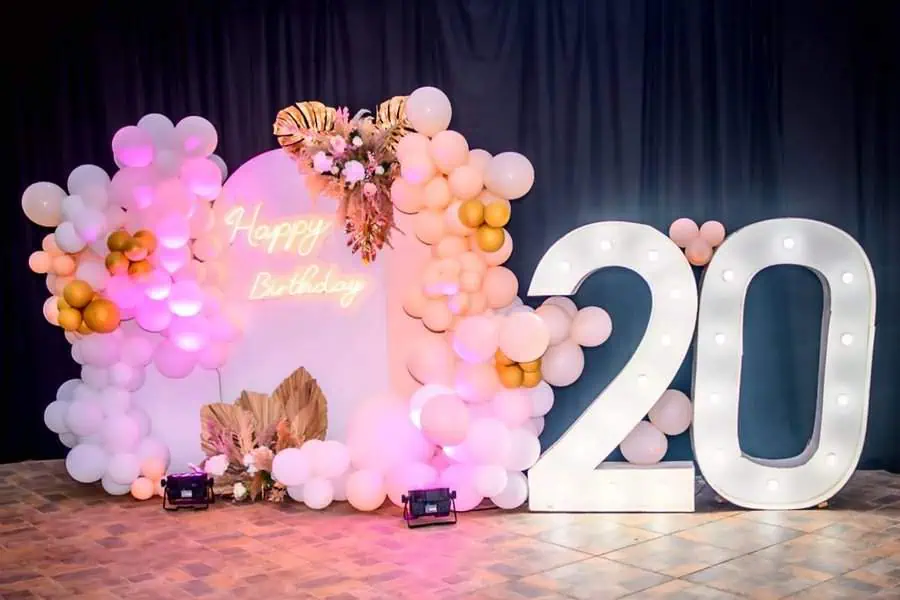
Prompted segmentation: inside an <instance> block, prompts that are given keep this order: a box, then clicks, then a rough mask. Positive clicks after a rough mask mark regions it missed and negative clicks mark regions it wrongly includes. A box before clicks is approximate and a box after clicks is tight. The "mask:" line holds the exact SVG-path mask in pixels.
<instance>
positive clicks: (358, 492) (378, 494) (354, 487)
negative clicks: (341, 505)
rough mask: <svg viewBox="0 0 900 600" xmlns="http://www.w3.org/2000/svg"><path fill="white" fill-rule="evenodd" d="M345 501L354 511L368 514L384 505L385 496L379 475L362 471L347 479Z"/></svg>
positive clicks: (369, 471)
mask: <svg viewBox="0 0 900 600" xmlns="http://www.w3.org/2000/svg"><path fill="white" fill-rule="evenodd" d="M346 493H347V501H348V502H350V505H351V506H352V507H353V508H355V509H356V510H359V511H363V512H369V511H373V510H375V509H376V508H379V507H380V506H381V505H382V504H384V499H385V496H386V493H385V490H384V478H383V477H382V476H381V473H379V472H377V471H372V470H368V469H363V470H361V471H357V472H355V473H352V474H351V475H350V476H349V477H348V478H347V485H346Z"/></svg>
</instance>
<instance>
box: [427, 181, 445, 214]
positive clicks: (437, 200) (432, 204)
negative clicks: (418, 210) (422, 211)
mask: <svg viewBox="0 0 900 600" xmlns="http://www.w3.org/2000/svg"><path fill="white" fill-rule="evenodd" d="M424 194H425V207H426V208H428V209H430V210H433V211H442V210H443V209H445V208H447V205H448V204H450V186H449V185H447V179H446V178H444V177H440V176H438V177H435V178H434V179H432V180H431V181H429V182H428V183H426V184H425V187H424Z"/></svg>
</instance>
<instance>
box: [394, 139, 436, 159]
mask: <svg viewBox="0 0 900 600" xmlns="http://www.w3.org/2000/svg"><path fill="white" fill-rule="evenodd" d="M430 146H431V140H429V139H428V138H427V137H426V136H424V135H422V134H421V133H416V132H412V133H408V134H406V135H404V136H403V137H402V138H401V139H400V143H398V144H397V151H396V152H395V154H396V156H397V160H399V161H401V162H402V161H404V160H406V159H407V158H409V157H411V156H416V155H425V156H427V155H428V153H429V149H430Z"/></svg>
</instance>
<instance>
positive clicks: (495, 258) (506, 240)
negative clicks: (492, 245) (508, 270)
mask: <svg viewBox="0 0 900 600" xmlns="http://www.w3.org/2000/svg"><path fill="white" fill-rule="evenodd" d="M512 251H513V241H512V236H511V235H509V232H508V231H506V230H505V229H504V230H503V245H502V246H500V249H499V250H495V251H494V252H485V251H484V250H482V249H481V248H479V249H478V250H477V252H478V254H480V255H481V256H482V257H484V261H485V262H486V263H487V264H488V265H490V266H498V265H502V264H503V263H505V262H506V261H507V260H509V257H510V256H512Z"/></svg>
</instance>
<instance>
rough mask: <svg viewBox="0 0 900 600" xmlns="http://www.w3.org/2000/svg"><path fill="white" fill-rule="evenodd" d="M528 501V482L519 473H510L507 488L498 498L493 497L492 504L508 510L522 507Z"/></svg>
mask: <svg viewBox="0 0 900 600" xmlns="http://www.w3.org/2000/svg"><path fill="white" fill-rule="evenodd" d="M527 499H528V480H527V479H526V478H525V475H523V474H522V473H518V472H512V473H508V480H507V482H506V488H505V489H504V490H503V491H502V492H500V493H499V494H497V495H496V496H491V502H493V503H494V504H496V505H497V506H498V507H499V508H503V509H506V510H512V509H514V508H518V507H520V506H522V505H523V504H525V501H526V500H527Z"/></svg>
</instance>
